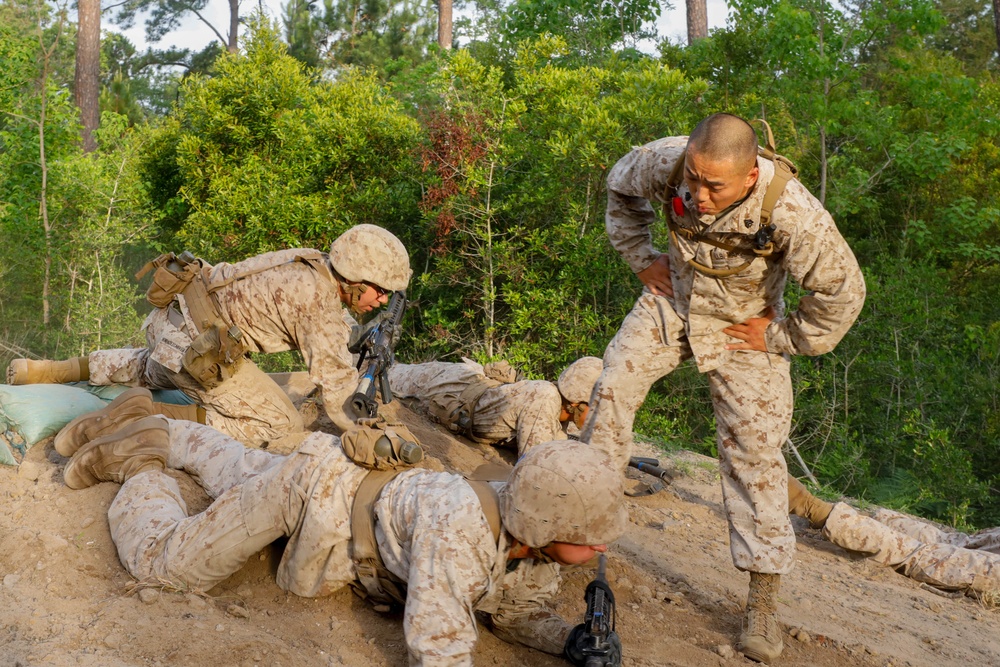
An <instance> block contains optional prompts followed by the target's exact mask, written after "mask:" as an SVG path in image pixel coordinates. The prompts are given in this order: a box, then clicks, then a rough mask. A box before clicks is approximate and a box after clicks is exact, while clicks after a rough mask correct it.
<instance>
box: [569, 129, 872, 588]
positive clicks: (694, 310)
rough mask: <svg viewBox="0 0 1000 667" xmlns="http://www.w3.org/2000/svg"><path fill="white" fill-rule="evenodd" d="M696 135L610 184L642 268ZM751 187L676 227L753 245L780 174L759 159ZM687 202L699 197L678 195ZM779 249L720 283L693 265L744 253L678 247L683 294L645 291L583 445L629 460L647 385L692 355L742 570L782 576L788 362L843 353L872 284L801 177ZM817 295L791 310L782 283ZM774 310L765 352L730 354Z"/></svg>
mask: <svg viewBox="0 0 1000 667" xmlns="http://www.w3.org/2000/svg"><path fill="white" fill-rule="evenodd" d="M686 145H687V137H667V138H664V139H659V140H657V141H654V142H652V143H649V144H646V145H645V146H642V147H639V148H637V149H635V150H633V151H632V152H631V153H629V154H628V155H626V156H625V157H623V158H622V159H621V160H619V162H618V163H617V164H616V165H615V166H614V168H613V169H612V170H611V173H610V174H609V175H608V208H607V217H606V227H607V232H608V236H609V237H610V239H611V243H612V245H614V247H615V249H617V250H618V252H619V253H621V255H622V257H623V258H624V259H625V261H626V262H628V264H629V266H630V267H631V268H632V270H633V271H635V272H636V273H638V272H639V271H641V270H643V269H645V268H647V267H649V265H650V264H652V263H653V261H654V260H655V259H656V258H657V257H658V255H659V253H658V252H657V251H656V250H655V249H654V248H653V241H652V235H651V232H650V225H652V224H653V223H654V221H655V220H656V214H655V212H654V210H653V206H654V205H660V204H662V203H663V202H664V199H665V197H666V190H667V179H668V178H669V176H670V173H671V170H672V169H673V167H674V163H675V162H676V161H677V160H678V159H681V158H682V156H683V154H684V149H685V147H686ZM757 165H758V167H759V169H760V176H759V178H758V181H757V184H756V186H755V188H754V189H753V190H752V191H751V192H750V194H749V196H748V197H747V198H746V199H745V200H744V201H743V202H741V203H739V204H737V205H735V206H734V207H733V208H732V209H731V210H729V211H726V212H724V213H723V215H721V216H719V218H718V219H716V218H715V216H701V218H700V219H699V218H698V217H697V214H696V212H692V211H689V210H688V209H687V208H686V204H685V208H683V209H682V210H683V215H677V214H676V212H674V211H673V206H672V205H671V215H672V217H673V219H674V221H675V222H676V223H677V224H678V225H679V226H682V227H686V228H690V229H694V230H696V231H709V232H712V233H713V238H715V239H717V240H720V241H723V242H725V243H729V244H737V245H739V246H740V247H744V248H746V247H750V246H751V245H752V241H753V235H754V234H755V233H756V232H757V230H758V227H759V219H760V209H761V204H762V202H763V198H764V193H765V191H766V189H767V185H768V183H770V181H771V179H772V177H773V175H774V165H773V163H772V162H771V161H770V160H767V159H764V158H758V160H757ZM677 194H678V196H679V197H680V198H681V200H682V201H683V202H688V201H690V192H689V191H688V188H687V186H686V185H685V184H684V183H683V181H682V183H681V185H680V186H679V188H678V192H677ZM771 222H772V224H774V225H775V226H776V227H777V231H775V232H774V235H773V242H774V246H775V251H774V254H773V255H772V256H771V257H769V258H767V259H766V260H765V259H762V258H756V259H755V260H754V261H753V263H752V264H751V265H750V266H749V267H748V268H747V269H745V270H743V271H741V272H739V273H737V274H735V275H732V276H729V277H726V278H716V277H713V276H710V275H706V274H704V273H700V272H698V271H696V270H695V269H694V268H693V267H692V266H691V265H690V264H688V260H690V259H694V260H695V261H697V262H698V263H700V264H702V265H705V266H709V267H713V268H716V269H727V268H730V267H736V266H739V265H741V264H743V263H744V262H745V261H746V256H745V255H744V254H732V255H731V254H730V253H729V252H727V251H725V250H722V249H720V248H716V247H714V246H711V245H708V244H705V243H696V242H693V241H691V240H689V239H687V238H686V237H684V236H681V235H678V243H676V244H675V243H673V242H671V243H670V245H669V250H668V252H669V260H670V272H671V279H672V284H673V290H674V296H673V297H660V296H655V295H653V294H651V293H650V292H649V291H648V290H646V291H644V292H643V294H642V295H641V296H640V297H639V299H638V301H637V302H636V304H635V306H634V308H633V309H632V311H631V313H629V315H628V316H627V317H626V318H625V321H624V322H623V324H622V326H621V328H620V329H619V331H618V333H617V334H616V335H615V337H614V339H613V340H612V341H611V343H610V344H609V345H608V347H607V350H606V351H605V353H604V372H603V374H602V375H601V379H600V380H599V381H598V384H597V387H596V388H595V390H594V398H593V400H592V401H591V406H590V407H591V413H590V417H589V419H588V420H587V424H585V425H584V429H583V433H582V434H581V436H580V437H581V440H583V441H585V442H591V443H593V444H594V445H596V446H599V447H602V448H605V449H607V450H608V451H609V453H611V455H612V456H614V457H616V458H617V461H618V463H619V464H620V465H621V466H622V467H624V466H625V465H626V464H627V461H628V457H629V454H630V452H631V447H632V422H633V420H634V418H635V412H636V410H638V408H639V406H640V405H641V404H642V402H643V400H644V399H645V397H646V393H647V392H648V391H649V388H650V386H651V385H652V384H653V382H655V381H656V380H658V379H660V378H661V377H663V376H665V375H667V374H668V373H670V372H672V371H673V370H674V369H675V368H677V366H678V365H679V364H680V363H681V362H682V361H684V360H685V359H688V358H690V357H692V356H693V357H694V361H695V363H696V364H697V367H698V370H699V371H701V372H702V373H705V374H706V375H707V376H708V381H709V387H710V390H711V396H712V404H713V406H714V408H715V419H716V427H717V436H716V437H717V442H718V450H719V458H720V471H721V474H722V490H723V497H724V500H725V505H726V513H727V516H728V519H729V526H730V548H731V551H732V555H733V563H734V564H735V565H736V567H738V568H740V569H743V570H749V571H755V572H763V573H776V574H782V573H785V572H788V571H790V570H791V568H792V563H793V555H794V549H795V535H794V533H793V532H792V528H791V524H790V523H789V520H788V516H787V511H788V494H787V480H786V478H785V474H786V473H785V470H786V466H785V460H784V457H783V456H782V453H781V447H782V445H783V444H784V442H785V439H786V438H787V436H788V432H789V427H790V421H791V415H792V388H791V380H790V377H789V355H791V354H808V355H815V354H823V353H825V352H829V351H830V350H832V349H833V348H834V346H836V344H837V343H838V342H839V341H840V339H841V338H842V337H843V336H844V334H845V333H846V332H847V330H848V329H849V328H850V326H851V324H852V323H853V322H854V320H855V319H856V318H857V316H858V313H859V312H860V310H861V306H862V304H863V302H864V296H865V285H864V280H863V277H862V275H861V270H860V269H859V267H858V264H857V261H856V260H855V258H854V255H853V253H852V252H851V250H850V248H849V247H848V246H847V243H846V242H845V241H844V239H843V237H841V235H840V233H839V232H838V231H837V228H836V226H835V225H834V222H833V219H832V218H831V217H830V215H829V214H828V213H827V212H826V211H825V210H824V209H823V206H822V205H821V204H820V203H819V202H818V201H817V200H816V199H815V198H814V197H813V196H812V195H810V194H809V192H808V191H807V190H806V188H805V187H804V186H803V185H802V184H801V183H799V182H798V181H797V180H792V181H790V182H789V183H788V185H787V187H786V188H785V190H784V193H783V194H782V196H781V197H780V199H779V200H778V202H777V205H776V206H775V208H774V210H773V215H772V218H771ZM787 275H791V276H792V277H793V278H794V279H795V280H796V281H797V282H798V283H799V284H800V285H801V286H802V287H803V288H804V289H805V290H808V292H809V293H808V294H806V295H805V296H803V297H802V299H801V300H800V302H799V308H798V310H797V311H795V312H793V313H787V314H786V313H785V312H784V301H783V299H782V294H783V292H784V288H785V278H786V276H787ZM768 306H773V307H774V308H775V311H776V312H777V317H776V318H775V319H774V321H773V322H771V324H770V325H769V326H768V328H767V331H766V342H767V347H768V350H769V352H767V353H764V352H757V351H749V350H726V349H725V346H726V344H727V343H738V342H740V341H739V340H738V339H736V338H732V337H730V336H729V335H727V334H725V333H723V329H724V328H726V327H728V326H730V325H733V324H738V323H742V322H745V321H746V320H748V319H750V318H753V317H760V316H761V315H763V314H764V312H765V310H766V309H767V307H768Z"/></svg>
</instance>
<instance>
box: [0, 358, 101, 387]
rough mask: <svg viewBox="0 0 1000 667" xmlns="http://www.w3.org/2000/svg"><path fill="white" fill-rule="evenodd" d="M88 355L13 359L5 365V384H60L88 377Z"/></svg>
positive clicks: (79, 380) (87, 378)
mask: <svg viewBox="0 0 1000 667" xmlns="http://www.w3.org/2000/svg"><path fill="white" fill-rule="evenodd" d="M88 359H89V358H88V357H75V358H73V359H66V360H65V361H45V360H43V361H34V360H32V359H13V360H11V362H10V365H9V366H7V384H62V383H64V382H81V381H83V380H89V379H90V362H89V360H88Z"/></svg>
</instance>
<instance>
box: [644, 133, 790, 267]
mask: <svg viewBox="0 0 1000 667" xmlns="http://www.w3.org/2000/svg"><path fill="white" fill-rule="evenodd" d="M760 122H761V123H762V124H763V125H764V128H765V130H767V144H766V145H765V146H764V148H763V149H762V150H761V151H760V156H761V157H763V158H765V159H767V160H771V162H773V163H774V176H773V177H772V178H771V182H770V183H768V184H767V190H765V192H764V200H763V201H762V203H761V207H760V224H759V225H758V232H757V237H756V238H755V243H754V247H751V248H744V247H741V246H738V245H732V244H730V243H725V242H723V241H720V240H718V239H714V238H712V237H711V236H709V235H708V234H702V233H699V232H696V231H694V230H692V229H687V228H685V227H681V226H680V225H678V224H677V223H676V222H675V221H674V219H673V217H672V216H671V215H670V214H671V211H673V213H675V214H676V215H677V216H678V217H680V216H682V215H684V214H685V212H686V209H685V207H684V204H683V202H682V201H681V200H680V197H678V196H677V190H678V188H679V187H680V185H681V182H682V181H683V180H684V158H685V153H682V154H681V156H680V157H679V158H678V159H677V162H675V163H674V167H673V169H672V170H671V171H670V176H669V178H668V179H667V187H666V190H665V191H664V196H663V217H664V219H665V220H666V221H667V228H668V229H669V230H670V240H671V241H672V242H673V243H674V245H675V246H676V245H677V236H678V234H679V235H681V236H683V237H684V238H686V239H688V240H689V241H694V242H695V243H706V244H708V245H710V246H714V247H716V248H721V249H722V250H725V251H726V252H729V253H736V254H744V255H746V256H747V261H746V262H744V263H743V264H741V265H740V266H736V267H733V268H728V269H716V268H714V267H711V266H705V265H704V264H701V263H700V262H697V261H695V260H694V258H692V259H689V260H688V261H687V263H688V264H689V265H690V266H691V267H692V268H694V270H695V271H698V272H700V273H704V274H706V275H709V276H714V277H716V278H726V277H728V276H732V275H735V274H737V273H740V272H741V271H744V270H746V269H747V268H748V267H749V266H750V265H751V264H752V263H753V261H754V260H755V259H757V258H758V257H770V256H771V255H772V254H773V253H774V242H773V241H771V237H770V235H771V233H772V232H773V231H774V226H773V225H772V224H771V214H772V213H773V211H774V206H775V204H777V203H778V198H779V197H781V194H782V193H783V192H784V191H785V186H786V185H788V182H789V181H790V180H792V179H793V178H796V176H797V175H798V171H799V170H798V169H797V168H796V166H795V165H794V164H792V162H791V161H790V160H789V159H788V158H786V157H784V156H782V155H778V154H777V153H775V149H774V135H773V134H772V133H771V126H770V125H768V123H767V121H765V120H760Z"/></svg>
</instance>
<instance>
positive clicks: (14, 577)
mask: <svg viewBox="0 0 1000 667" xmlns="http://www.w3.org/2000/svg"><path fill="white" fill-rule="evenodd" d="M20 580H21V575H19V574H8V575H5V576H4V578H3V587H4V588H14V586H17V582H19V581H20Z"/></svg>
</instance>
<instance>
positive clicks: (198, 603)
mask: <svg viewBox="0 0 1000 667" xmlns="http://www.w3.org/2000/svg"><path fill="white" fill-rule="evenodd" d="M187 601H188V604H189V605H191V606H192V607H193V608H195V609H204V608H205V607H207V606H208V603H207V602H205V599H204V598H203V597H201V596H200V595H195V594H194V593H188V595H187Z"/></svg>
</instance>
